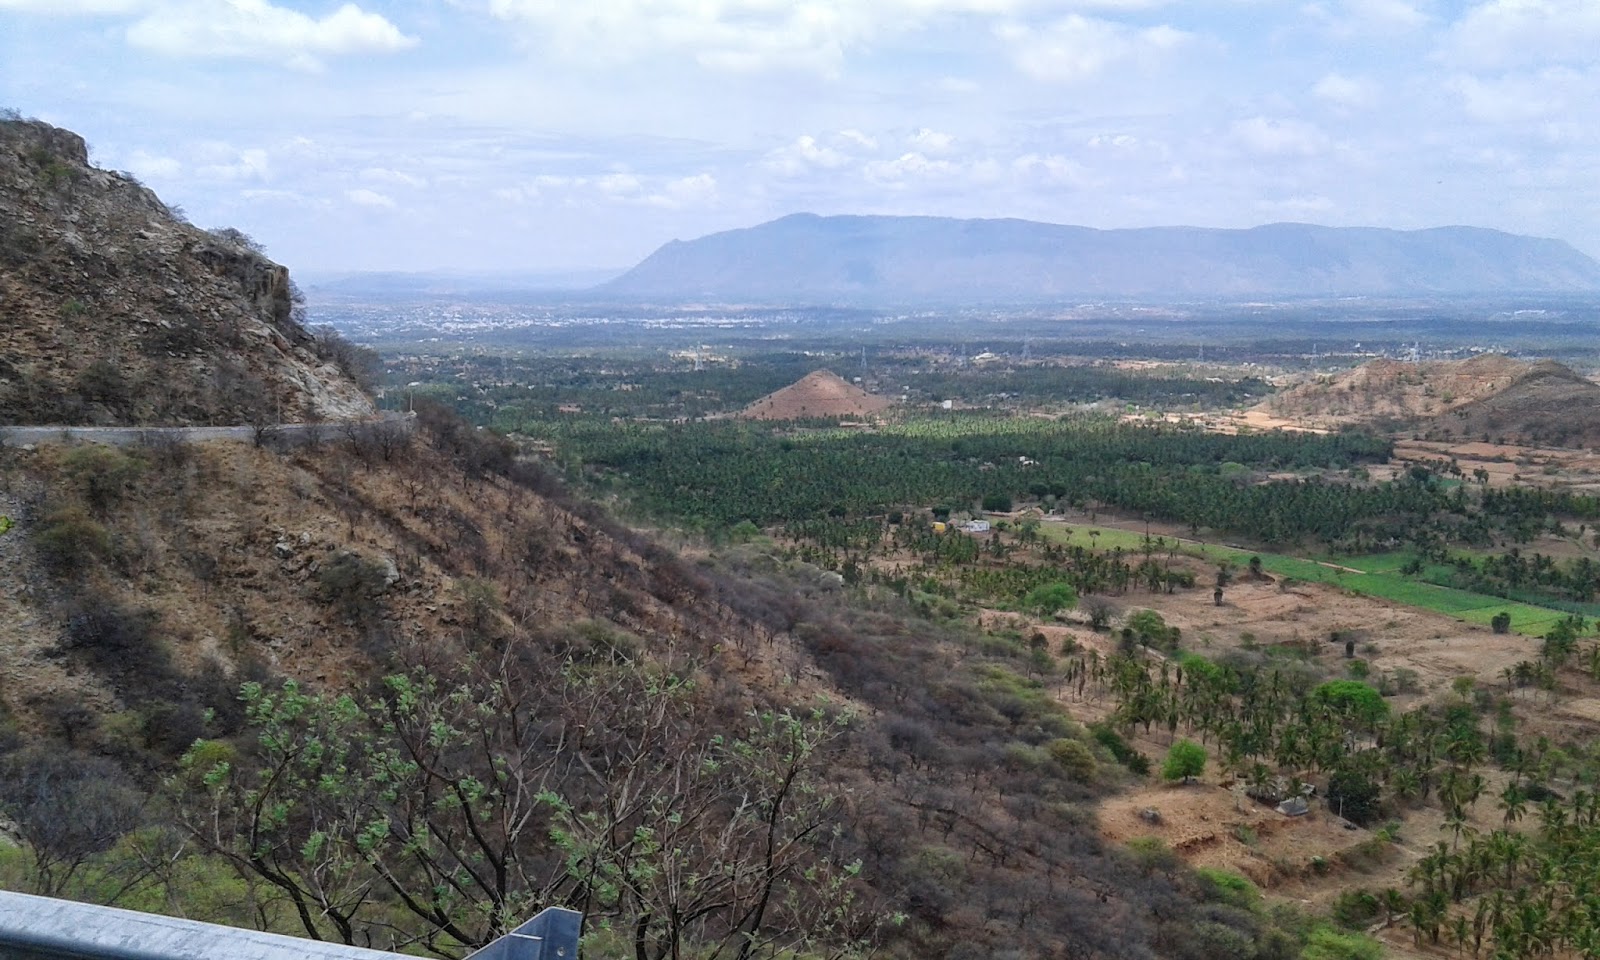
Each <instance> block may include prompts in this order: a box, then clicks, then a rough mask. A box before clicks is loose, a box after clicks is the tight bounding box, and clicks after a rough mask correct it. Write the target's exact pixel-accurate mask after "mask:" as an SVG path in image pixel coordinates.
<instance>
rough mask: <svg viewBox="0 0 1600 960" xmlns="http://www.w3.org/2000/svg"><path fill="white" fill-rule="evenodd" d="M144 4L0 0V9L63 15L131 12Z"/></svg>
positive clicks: (129, 0) (135, 0)
mask: <svg viewBox="0 0 1600 960" xmlns="http://www.w3.org/2000/svg"><path fill="white" fill-rule="evenodd" d="M144 6H148V0H0V10H5V11H15V12H17V13H41V14H51V15H53V16H64V17H71V16H97V15H102V14H113V13H131V12H133V11H135V10H137V9H139V8H140V7H144Z"/></svg>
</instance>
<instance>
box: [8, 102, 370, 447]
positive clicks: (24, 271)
mask: <svg viewBox="0 0 1600 960" xmlns="http://www.w3.org/2000/svg"><path fill="white" fill-rule="evenodd" d="M295 301H296V297H295V292H294V287H293V284H292V283H291V282H290V279H289V272H288V270H287V269H285V268H284V267H283V266H281V265H279V264H277V263H274V262H272V260H270V259H268V258H267V257H266V256H265V255H264V254H263V252H262V251H261V249H260V248H259V247H258V246H257V245H256V244H254V243H253V242H252V241H251V240H250V239H249V238H248V237H247V236H245V235H244V234H242V233H239V232H238V231H234V230H216V231H206V230H201V229H200V228H198V227H195V226H194V225H192V224H190V223H188V222H186V221H185V220H184V219H183V218H182V216H181V215H179V214H178V213H177V212H176V211H174V210H172V209H170V208H169V207H168V206H167V205H166V204H164V203H162V201H161V199H160V198H159V197H157V196H156V195H155V194H154V193H153V192H151V191H150V190H149V189H148V188H146V187H144V186H143V185H142V184H140V183H139V182H138V181H137V180H135V179H134V178H133V177H131V176H129V175H127V174H122V173H116V172H113V171H108V170H100V169H97V168H95V167H93V166H91V165H90V164H89V162H88V150H87V147H86V146H85V144H84V141H83V138H81V137H79V136H78V135H77V134H74V133H72V132H70V131H66V130H61V129H58V128H56V127H52V126H50V125H48V124H44V123H40V122H38V121H29V120H0V358H3V361H0V423H13V424H24V423H32V424H88V425H107V426H119V425H149V424H162V425H203V424H240V423H258V422H263V421H280V420H281V421H301V420H312V419H323V420H337V419H349V418H356V417H365V416H370V415H371V414H372V413H373V412H374V411H373V406H372V402H371V401H370V399H368V398H367V397H366V396H365V395H364V394H363V393H362V392H361V390H360V389H359V387H357V386H356V384H355V383H354V382H353V381H352V379H351V378H350V377H349V376H348V375H347V374H346V372H345V371H343V370H341V369H340V368H339V367H338V366H337V365H336V364H335V363H333V362H331V359H330V358H332V357H333V356H335V355H336V354H335V352H334V351H331V350H328V349H326V345H325V344H322V343H320V342H319V341H318V340H317V338H315V337H313V336H312V335H311V334H310V333H309V332H308V331H307V330H306V329H305V327H304V326H303V324H302V323H301V321H300V318H299V316H298V312H299V311H298V308H297V304H296V302H295Z"/></svg>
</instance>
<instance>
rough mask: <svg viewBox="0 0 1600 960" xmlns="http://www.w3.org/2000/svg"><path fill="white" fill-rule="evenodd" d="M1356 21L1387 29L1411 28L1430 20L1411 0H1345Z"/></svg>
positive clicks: (1345, 4) (1349, 14)
mask: <svg viewBox="0 0 1600 960" xmlns="http://www.w3.org/2000/svg"><path fill="white" fill-rule="evenodd" d="M1344 9H1345V13H1346V14H1347V15H1348V16H1349V17H1350V18H1351V19H1352V20H1354V21H1356V22H1358V23H1361V24H1364V25H1366V26H1369V27H1376V28H1380V29H1385V30H1410V29H1414V28H1416V27H1420V26H1422V25H1423V24H1425V23H1427V22H1428V15H1427V14H1426V13H1423V12H1422V10H1420V9H1418V7H1417V5H1416V4H1415V3H1411V2H1409V0H1345V2H1344Z"/></svg>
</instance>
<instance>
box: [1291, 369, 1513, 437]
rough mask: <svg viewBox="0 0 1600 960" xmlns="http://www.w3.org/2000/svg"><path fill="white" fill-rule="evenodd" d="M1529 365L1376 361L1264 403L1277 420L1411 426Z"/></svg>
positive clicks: (1499, 385)
mask: <svg viewBox="0 0 1600 960" xmlns="http://www.w3.org/2000/svg"><path fill="white" fill-rule="evenodd" d="M1529 369H1530V367H1529V366H1528V364H1526V363H1522V362H1520V361H1517V360H1513V359H1511V358H1510V357H1505V356H1500V355H1499V354H1483V355H1481V356H1477V357H1473V358H1472V359H1470V360H1460V361H1454V360H1443V361H1427V362H1423V363H1406V362H1404V361H1400V360H1373V361H1371V362H1369V363H1365V364H1362V365H1361V366H1359V367H1357V368H1356V369H1354V370H1351V371H1348V372H1346V373H1342V374H1338V375H1335V376H1324V377H1319V378H1317V379H1316V380H1314V381H1311V382H1307V383H1301V384H1298V385H1296V386H1293V387H1290V388H1288V389H1287V390H1284V391H1282V392H1280V393H1278V394H1276V395H1275V396H1273V397H1271V398H1269V399H1267V400H1266V401H1264V402H1263V403H1262V404H1261V408H1262V409H1264V410H1266V411H1267V412H1268V413H1271V414H1273V415H1275V416H1279V417H1296V418H1311V419H1319V420H1326V421H1332V422H1345V423H1377V422H1384V421H1387V422H1389V423H1393V424H1396V425H1398V424H1402V423H1404V424H1409V423H1415V422H1416V421H1419V420H1423V419H1427V418H1430V417H1435V416H1438V415H1439V414H1442V413H1444V412H1445V411H1447V410H1450V409H1452V408H1454V407H1456V406H1459V405H1461V404H1464V403H1470V402H1472V401H1474V400H1478V399H1481V398H1483V397H1488V396H1492V395H1494V394H1495V393H1498V392H1499V391H1501V390H1504V389H1505V388H1506V387H1508V386H1510V385H1511V384H1512V383H1513V382H1515V381H1516V379H1517V378H1518V377H1520V376H1522V375H1524V374H1526V373H1527V372H1528V370H1529Z"/></svg>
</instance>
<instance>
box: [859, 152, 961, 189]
mask: <svg viewBox="0 0 1600 960" xmlns="http://www.w3.org/2000/svg"><path fill="white" fill-rule="evenodd" d="M957 170H958V168H957V166H956V165H955V164H954V163H951V162H950V161H948V160H932V159H929V158H928V157H927V156H926V155H924V154H921V153H915V152H912V153H906V154H902V155H900V156H899V157H897V158H895V159H893V160H874V161H872V162H871V163H868V164H867V165H866V166H865V167H863V168H862V172H863V173H865V174H866V176H867V179H869V180H871V181H873V182H874V183H881V184H897V183H904V182H906V181H909V180H932V179H939V178H946V177H950V176H953V175H955V174H956V172H957Z"/></svg>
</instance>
